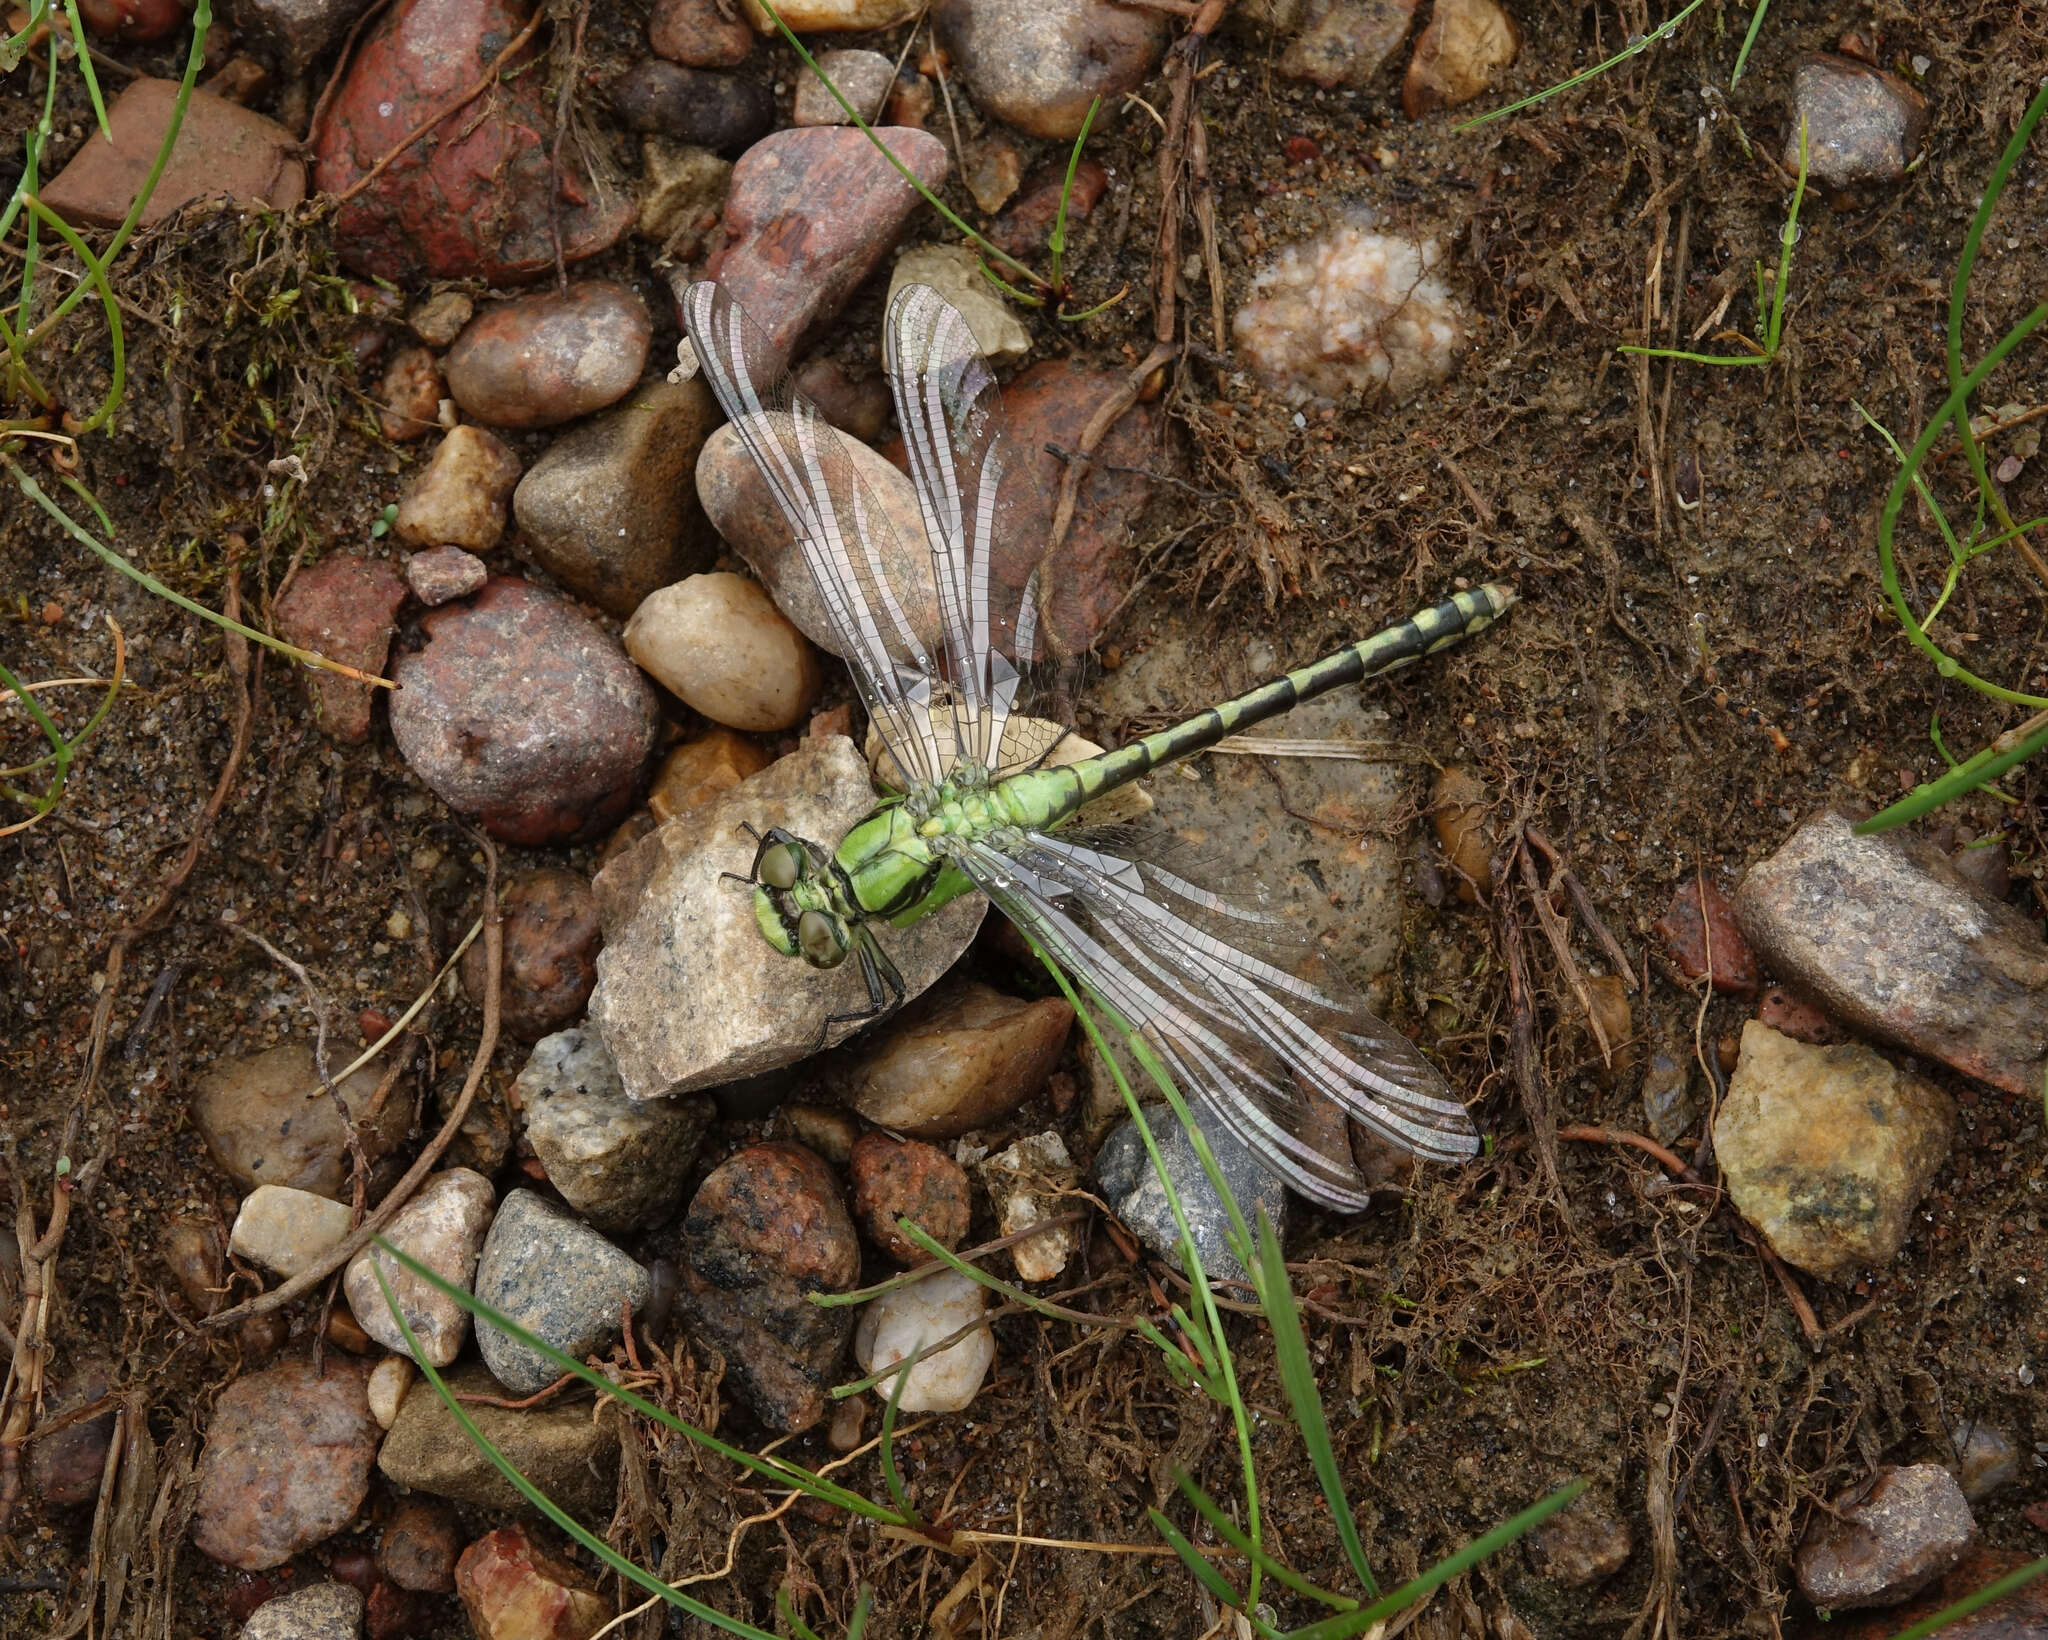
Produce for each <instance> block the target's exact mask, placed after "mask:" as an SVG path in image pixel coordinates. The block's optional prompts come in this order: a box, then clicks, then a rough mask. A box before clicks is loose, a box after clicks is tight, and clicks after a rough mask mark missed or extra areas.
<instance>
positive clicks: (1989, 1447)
mask: <svg viewBox="0 0 2048 1640" xmlns="http://www.w3.org/2000/svg"><path fill="white" fill-rule="evenodd" d="M1950 1439H1951V1440H1952V1441H1954V1443H1955V1449H1956V1461H1955V1465H1954V1468H1955V1475H1956V1481H1957V1483H1958V1484H1959V1485H1960V1486H1961V1487H1962V1489H1963V1496H1964V1497H1966V1498H1967V1499H1969V1500H1970V1502H1972V1503H1982V1502H1983V1501H1984V1500H1985V1499H1986V1498H1989V1497H1993V1496H1996V1495H1997V1494H1998V1493H2000V1492H2003V1491H2004V1490H2005V1489H2006V1488H2007V1487H2009V1486H2015V1485H2017V1484H2018V1483H2019V1478H2020V1454H2019V1449H2018V1448H2017V1447H2015V1446H2014V1445H2013V1443H2012V1437H2011V1436H2009V1435H2007V1434H2006V1433H2005V1431H2004V1430H2002V1429H1994V1428H1993V1427H1992V1426H1991V1425H1990V1424H1983V1423H1979V1422H1978V1421H1977V1420H1976V1419H1974V1418H1966V1419H1962V1420H1960V1421H1959V1422H1958V1423H1957V1424H1956V1426H1955V1428H1954V1429H1953V1430H1951V1431H1950Z"/></svg>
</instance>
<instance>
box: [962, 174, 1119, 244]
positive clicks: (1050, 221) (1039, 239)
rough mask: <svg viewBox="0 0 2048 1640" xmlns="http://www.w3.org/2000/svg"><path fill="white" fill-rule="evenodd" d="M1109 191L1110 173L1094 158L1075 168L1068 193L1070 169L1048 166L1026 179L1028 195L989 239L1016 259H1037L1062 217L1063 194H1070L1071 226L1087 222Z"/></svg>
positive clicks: (1068, 197) (1068, 196) (1017, 204)
mask: <svg viewBox="0 0 2048 1640" xmlns="http://www.w3.org/2000/svg"><path fill="white" fill-rule="evenodd" d="M1108 188H1109V173H1108V172H1107V171H1105V170H1104V169H1103V168H1102V167H1101V166H1100V165H1098V164H1097V163H1096V162H1095V161H1094V160H1092V159H1083V160H1082V161H1081V163H1080V164H1079V165H1077V166H1076V167H1075V168H1074V187H1073V191H1072V192H1071V193H1067V168H1066V166H1064V165H1048V166H1045V167H1043V168H1042V169H1040V170H1037V171H1034V172H1032V174H1031V175H1030V177H1028V178H1027V179H1026V180H1025V183H1024V194H1023V197H1022V198H1020V199H1019V200H1018V201H1017V203H1016V204H1014V205H1012V206H1011V207H1010V209H1009V210H1008V211H1007V212H1006V213H1005V214H1004V216H1003V219H1002V221H1000V222H998V223H997V224H996V225H995V226H994V227H993V228H991V229H989V231H988V237H989V240H990V242H991V243H992V244H994V245H995V246H996V248H997V249H999V250H1005V251H1008V252H1009V253H1010V254H1011V255H1012V256H1021V257H1030V256H1036V255H1038V254H1039V253H1040V252H1041V251H1043V250H1044V249H1045V247H1046V241H1047V240H1048V239H1049V238H1050V237H1051V236H1052V230H1053V225H1054V224H1055V223H1056V222H1058V220H1059V214H1060V195H1061V194H1062V193H1067V225H1068V226H1069V227H1070V228H1071V227H1072V226H1073V224H1074V223H1076V222H1085V221H1087V220H1088V218H1089V216H1090V215H1091V214H1093V212H1094V210H1095V207H1096V206H1097V205H1099V204H1101V203H1102V196H1103V194H1104V193H1105V192H1107V191H1108Z"/></svg>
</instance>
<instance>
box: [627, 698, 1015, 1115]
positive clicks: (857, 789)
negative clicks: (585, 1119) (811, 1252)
mask: <svg viewBox="0 0 2048 1640" xmlns="http://www.w3.org/2000/svg"><path fill="white" fill-rule="evenodd" d="M874 803H875V789H874V786H873V784H872V783H871V781H870V779H869V776H868V766H867V764H866V763H865V762H864V761H863V760H862V758H861V756H860V754H859V753H858V752H857V751H855V750H854V747H853V744H852V742H851V741H848V740H845V739H843V738H841V737H838V736H833V737H831V738H828V739H824V740H807V741H804V742H802V743H801V744H800V745H799V746H798V747H797V749H796V750H795V751H793V752H791V753H790V754H789V755H788V756H787V757H784V758H780V759H778V760H777V761H776V762H775V763H774V765H772V766H771V767H770V768H767V769H764V770H763V771H762V772H761V773H760V774H757V775H755V776H754V777H753V778H752V779H751V780H749V781H747V782H746V784H745V785H744V786H742V787H739V788H736V789H735V790H733V791H731V792H729V793H727V794H726V795H725V796H724V797H722V798H718V799H715V800H713V801H712V802H709V803H706V804H705V805H704V806H702V807H701V808H698V809H695V810H692V811H691V812H690V813H688V814H685V815H681V816H679V817H678V818H676V819H673V820H671V821H669V822H668V823H667V824H666V825H664V826H661V827H660V828H658V829H657V830H655V831H654V832H652V833H650V834H649V835H647V836H645V837H643V838H641V839H640V840H639V841H638V842H637V843H635V844H633V845H632V847H630V848H628V849H625V850H623V851H622V852H620V853H618V854H616V855H614V856H613V857H612V858H610V859H608V860H607V861H606V863H605V866H604V869H603V870H602V871H600V872H599V873H598V876H597V882H596V888H597V899H598V908H599V910H600V912H601V914H602V915H603V917H604V925H605V947H604V950H603V951H602V952H601V953H600V954H599V956H598V959H597V975H598V978H597V989H596V990H595V991H594V992H592V993H591V998H590V1018H591V1022H592V1023H593V1024H594V1025H595V1026H596V1027H597V1029H598V1031H599V1032H600V1034H601V1035H602V1036H603V1038H604V1041H605V1045H606V1046H607V1047H608V1048H610V1049H611V1051H612V1054H613V1056H614V1058H615V1059H616V1061H617V1064H618V1070H619V1076H620V1079H621V1081H622V1082H623V1084H624V1086H625V1089H626V1092H627V1094H628V1095H629V1096H630V1097H632V1098H635V1099H652V1098H659V1097H661V1096H663V1095H666V1094H670V1093H683V1092H690V1091H694V1090H696V1089H699V1088H716V1087H722V1086H724V1085H726V1084H728V1083H732V1082H737V1081H740V1080H742V1079H743V1078H746V1077H750V1076H755V1075H758V1074H760V1073H761V1072H764V1071H772V1070H778V1069H780V1068H781V1067H783V1066H785V1065H789V1064H792V1063H794V1062H795V1061H796V1060H798V1059H802V1058H804V1057H805V1056H806V1055H808V1054H810V1053H812V1052H813V1051H814V1050H815V1049H816V1048H817V1047H818V1046H819V1043H820V1032H821V1031H823V1032H824V1033H825V1035H824V1039H823V1040H824V1041H825V1042H827V1043H832V1042H838V1041H843V1040H844V1039H845V1038H846V1037H847V1036H848V1035H850V1034H851V1030H852V1027H851V1026H850V1025H849V1024H846V1023H841V1024H838V1025H832V1026H829V1027H828V1026H827V1023H826V1022H827V1019H828V1017H829V1016H831V1015H833V1014H845V1013H848V1012H851V1011H854V1010H857V1009H858V1008H860V1007H862V1006H864V1005H865V1000H866V997H867V987H866V985H864V984H863V983H862V981H861V977H860V975H859V973H858V972H856V971H854V969H853V968H849V967H848V966H847V965H846V964H841V965H840V966H839V967H838V968H836V969H833V970H831V971H829V972H827V971H824V970H820V969H813V968H810V967H809V966H808V965H806V964H804V963H803V962H802V961H801V960H799V959H797V958H792V957H786V956H784V955H783V954H782V953H781V952H779V951H777V950H776V949H775V948H774V947H773V946H771V945H770V944H769V943H768V942H767V940H765V939H764V938H762V936H761V929H760V925H759V924H758V923H757V922H756V921H755V920H754V906H753V897H752V896H751V895H750V894H746V893H742V892H741V891H740V890H739V888H738V887H737V886H736V885H734V884H732V883H730V882H725V881H722V880H721V879H720V877H719V873H720V872H721V871H732V872H738V873H740V874H742V875H744V874H745V873H746V872H748V871H749V870H751V869H752V867H753V863H754V849H755V845H754V844H753V843H751V842H750V841H748V839H747V838H746V836H745V835H744V834H743V833H742V832H741V831H740V830H739V827H740V824H741V822H742V821H744V822H746V823H748V824H751V825H753V826H755V827H756V828H757V829H765V828H766V827H768V826H772V825H773V826H785V827H787V828H788V829H790V830H792V831H794V832H796V833H797V834H798V835H799V836H803V837H814V838H820V837H822V838H838V837H840V836H843V835H844V834H845V833H846V832H847V831H848V830H849V829H850V828H851V827H852V826H853V825H854V823H855V822H856V821H858V820H859V819H861V818H862V816H864V815H866V814H867V813H868V812H869V811H870V810H871V809H872V808H873V807H874ZM986 909H987V907H986V903H985V902H984V901H983V900H982V899H981V898H980V897H979V896H977V895H964V896H962V897H961V898H960V899H959V900H956V901H954V902H953V903H952V904H951V905H949V906H946V907H944V908H943V909H941V910H940V911H938V912H935V913H934V914H933V915H931V916H929V917H924V918H921V919H920V920H919V921H918V922H916V923H914V924H913V925H912V926H911V927H909V928H905V929H892V930H890V931H889V932H888V934H886V935H885V936H884V938H885V939H886V940H887V942H888V948H889V955H890V958H891V960H893V961H894V962H895V964H896V966H897V967H898V968H899V969H900V970H901V971H902V974H903V979H904V984H905V986H906V988H907V989H908V991H909V994H910V995H912V996H916V995H918V994H919V993H920V992H922V991H924V990H925V989H926V988H927V987H928V986H929V985H930V984H931V983H932V981H934V980H935V979H937V978H938V977H939V975H940V974H942V973H943V972H945V970H946V969H947V968H949V967H951V966H952V964H953V962H954V961H955V959H957V958H958V957H959V956H960V954H961V953H962V952H963V951H965V950H966V949H967V946H968V944H969V942H970V941H972V939H973V938H974V931H975V929H976V928H977V927H979V926H980V923H981V918H982V914H983V912H984V911H985V910H986ZM856 966H857V965H856Z"/></svg>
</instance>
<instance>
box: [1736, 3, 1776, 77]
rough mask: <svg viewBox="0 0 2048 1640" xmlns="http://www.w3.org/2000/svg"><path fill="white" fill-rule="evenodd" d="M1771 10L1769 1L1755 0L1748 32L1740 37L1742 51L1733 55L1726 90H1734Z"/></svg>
mask: <svg viewBox="0 0 2048 1640" xmlns="http://www.w3.org/2000/svg"><path fill="white" fill-rule="evenodd" d="M1770 9H1771V0H1756V10H1755V11H1753V12H1752V13H1750V18H1749V32H1748V33H1747V34H1745V35H1743V37H1742V49H1741V50H1740V51H1738V52H1736V54H1735V72H1734V73H1733V74H1730V75H1729V76H1728V89H1729V90H1730V91H1733V90H1734V89H1735V83H1736V81H1738V80H1740V79H1741V78H1742V70H1743V68H1744V67H1745V66H1746V65H1747V64H1748V62H1749V52H1750V48H1751V47H1752V46H1754V45H1755V44H1756V37H1757V35H1758V34H1759V33H1761V32H1762V30H1763V26H1764V17H1765V14H1766V13H1768V12H1769V11H1770Z"/></svg>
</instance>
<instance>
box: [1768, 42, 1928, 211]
mask: <svg viewBox="0 0 2048 1640" xmlns="http://www.w3.org/2000/svg"><path fill="white" fill-rule="evenodd" d="M1802 121H1803V122H1804V123H1805V125H1806V153H1807V159H1806V164H1807V175H1808V176H1809V177H1811V178H1812V179H1813V180H1814V181H1815V182H1817V183H1819V184H1821V185H1822V186H1823V187H1828V188H1835V189H1843V190H1848V189H1855V188H1860V187H1867V186H1873V185H1888V184H1891V183H1895V182H1899V181H1901V180H1903V179H1904V177H1905V175H1906V167H1907V165H1908V164H1909V163H1911V161H1912V159H1913V157H1914V155H1915V154H1917V153H1918V152H1919V149H1920V138H1921V135H1922V133H1923V132H1924V131H1925V130H1926V128H1927V99H1926V98H1925V97H1923V96H1922V95H1921V94H1920V93H1919V92H1918V91H1915V90H1914V89H1913V88H1912V87H1911V86H1910V85H1908V84H1906V82H1905V81H1904V80H1902V79H1900V78H1898V76H1897V75H1894V74H1887V73H1885V72H1884V70H1882V69H1880V68H1873V67H1872V66H1871V65H1870V64H1868V63H1859V62H1856V61H1854V60H1853V59H1851V58H1848V57H1836V56H1833V55H1832V54H1830V53H1827V52H1811V53H1809V54H1808V55H1806V56H1804V57H1802V58H1800V60H1799V66H1798V68H1797V69H1796V70H1795V71H1794V74H1793V79H1792V118H1791V120H1790V122H1789V123H1790V129H1789V130H1787V132H1786V133H1785V153H1784V159H1783V163H1784V166H1785V169H1786V171H1787V172H1788V173H1792V172H1796V171H1797V170H1798V169H1799V127H1800V124H1801V122H1802Z"/></svg>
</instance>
